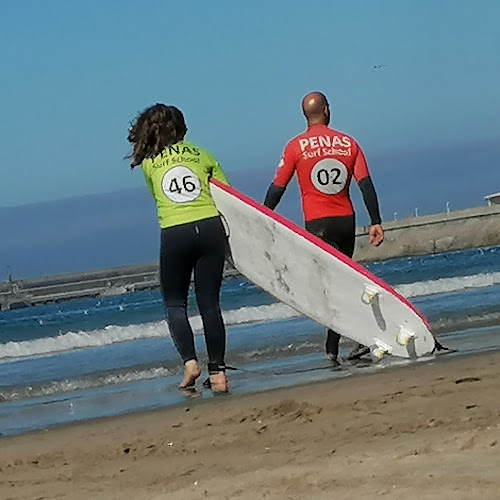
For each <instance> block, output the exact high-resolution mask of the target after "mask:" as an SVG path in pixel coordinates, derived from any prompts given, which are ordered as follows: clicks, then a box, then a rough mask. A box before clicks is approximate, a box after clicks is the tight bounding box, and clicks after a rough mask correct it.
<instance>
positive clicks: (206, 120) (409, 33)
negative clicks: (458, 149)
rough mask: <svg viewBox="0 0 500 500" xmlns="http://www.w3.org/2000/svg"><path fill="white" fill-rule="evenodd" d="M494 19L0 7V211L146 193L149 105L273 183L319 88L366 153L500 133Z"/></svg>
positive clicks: (255, 5) (386, 2)
mask: <svg viewBox="0 0 500 500" xmlns="http://www.w3.org/2000/svg"><path fill="white" fill-rule="evenodd" d="M499 18H500V2H494V1H490V0H474V1H473V0H469V1H462V0H419V1H418V2H417V1H413V0H377V1H373V0H349V1H348V2H347V1H344V2H340V1H334V0H324V1H318V0H309V1H308V2H303V1H296V0H282V1H279V0H274V1H271V0H252V1H251V2H239V1H235V0H213V1H211V2H208V1H204V0H190V1H188V2H186V1H185V2H165V1H161V0H141V1H139V0H136V1H126V0H102V1H97V0H93V1H91V0H89V1H87V2H69V1H67V0H46V1H43V2H42V1H39V0H38V1H35V0H19V1H16V2H4V3H2V7H1V17H0V45H1V46H2V51H1V52H0V67H1V68H2V78H1V79H0V109H1V110H2V112H1V117H2V119H1V120H0V136H1V148H0V164H1V167H0V168H1V170H2V181H1V182H0V206H4V207H5V206H15V205H22V204H28V203H35V202H39V201H48V200H54V199H59V198H66V197H72V196H75V195H82V194H91V193H106V192H111V191H117V190H121V189H126V188H131V187H137V186H141V185H142V176H141V175H140V173H139V172H134V173H132V172H130V171H129V170H128V166H127V163H126V161H125V160H123V156H124V155H125V154H127V152H128V144H127V142H126V130H127V126H128V122H129V120H130V119H132V118H133V116H134V115H135V113H136V112H137V111H138V110H140V109H142V108H143V107H145V106H147V105H149V104H151V103H154V102H156V101H163V102H167V103H171V104H175V105H177V106H179V107H180V108H181V109H182V110H183V111H184V112H185V115H186V119H187V123H188V127H189V138H190V139H191V140H193V141H194V142H197V143H198V144H200V145H201V146H204V147H206V148H208V149H210V150H211V151H212V152H213V153H214V154H215V155H216V156H217V157H218V158H219V159H220V161H221V163H222V164H223V166H224V168H225V169H226V170H227V171H228V172H231V171H235V170H241V169H252V168H256V167H259V169H260V168H262V167H266V166H268V167H269V180H270V179H271V177H272V174H273V171H274V167H275V165H276V163H277V162H278V160H279V157H280V154H281V150H282V148H283V146H284V144H285V143H286V141H287V140H288V139H289V138H290V137H291V136H293V135H295V134H297V133H299V132H300V131H301V130H302V129H303V127H304V123H303V118H302V116H301V113H300V100H301V98H302V96H303V95H304V94H305V93H306V92H308V91H310V90H314V89H318V90H322V91H323V92H325V93H326V94H327V95H328V96H329V98H330V100H331V104H332V111H333V122H332V125H333V126H335V127H338V128H340V129H342V130H344V131H346V132H348V133H351V134H352V135H354V136H355V137H356V138H357V139H358V141H359V142H360V143H361V145H362V146H363V148H364V149H365V152H366V154H367V156H368V160H370V158H371V157H375V156H377V155H383V154H386V153H387V152H390V151H392V152H394V151H399V152H400V154H401V168H403V169H404V168H405V167H404V163H405V162H404V158H405V151H407V150H411V151H415V150H418V149H420V148H426V147H433V146H436V145H439V144H442V143H445V144H454V143H461V144H463V143H470V144H471V145H474V144H475V142H476V141H480V140H482V139H489V138H498V137H500V121H499V120H498V116H499V115H500V93H499V92H498V90H497V89H498V81H499V77H500V58H499V57H498V53H497V51H498V47H500V30H499V29H498V19H499ZM380 64H385V65H387V66H386V67H382V68H380V69H374V68H373V66H374V65H380ZM471 147H473V146H471ZM378 168H379V169H380V170H383V169H384V165H381V166H379V167H378ZM470 168H471V166H470V165H468V166H464V167H463V169H464V170H463V171H464V172H466V171H467V169H469V170H470ZM496 168H498V164H497V166H496ZM372 174H373V177H374V179H375V184H376V185H377V181H376V180H377V175H378V173H377V172H373V171H372ZM394 175H395V177H394V182H395V183H397V172H395V173H394ZM452 182H457V183H459V182H464V180H463V178H462V177H461V176H460V175H457V176H456V177H454V178H453V180H452ZM410 188H411V189H412V188H413V186H411V187H410ZM498 188H500V186H498ZM496 190H498V189H496Z"/></svg>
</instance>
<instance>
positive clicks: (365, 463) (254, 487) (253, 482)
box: [0, 353, 500, 500]
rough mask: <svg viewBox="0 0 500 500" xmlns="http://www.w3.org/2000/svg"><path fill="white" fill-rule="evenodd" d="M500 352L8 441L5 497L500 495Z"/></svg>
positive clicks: (0, 442) (4, 445)
mask: <svg viewBox="0 0 500 500" xmlns="http://www.w3.org/2000/svg"><path fill="white" fill-rule="evenodd" d="M499 362H500V354H499V353H494V354H483V355H477V356H468V357H461V358H458V357H457V358H453V359H451V358H448V359H447V358H446V357H445V358H443V359H442V360H440V361H439V362H436V363H433V364H427V365H424V364H418V365H413V366H411V367H406V368H397V369H392V370H386V371H384V372H381V373H377V374H373V375H363V376H355V377H351V378H348V379H344V380H335V381H330V382H325V383H317V384H311V385H306V386H300V387H295V388H287V389H280V390H274V391H269V392H265V393H260V394H254V395H249V396H241V397H232V396H222V397H217V398H214V399H211V400H208V401H207V402H202V403H200V402H199V400H193V401H190V400H186V404H184V405H182V406H180V407H176V408H173V409H167V410H157V411H153V412H148V413H142V414H135V415H129V416H123V417H117V418H109V419H102V420H99V421H92V422H88V423H85V424H79V425H72V426H68V427H65V428H59V429H54V430H49V431H44V432H38V433H34V434H29V435H23V436H18V437H13V438H5V437H4V438H0V498H2V499H4V500H7V499H12V500H14V499H16V500H17V499H19V500H21V499H22V500H28V499H33V500H34V499H37V500H42V499H53V498H54V499H55V498H57V499H60V498H67V499H74V500H79V499H85V500H89V499H110V500H111V499H124V498H126V499H138V500H140V499H155V500H159V499H164V498H179V499H197V498H218V499H233V498H241V499H247V498H248V499H257V498H283V499H288V498H290V499H295V498H297V499H298V498H337V499H343V498H346V499H347V498H351V499H352V498H378V497H384V498H398V499H401V498H403V499H404V498H418V499H428V498H440V499H442V498H453V499H475V498H478V499H479V498H481V499H485V498H486V499H495V498H500V473H499V471H500V403H499V398H498V396H499V385H500V370H499V369H498V366H499ZM13 418H15V416H14V415H13Z"/></svg>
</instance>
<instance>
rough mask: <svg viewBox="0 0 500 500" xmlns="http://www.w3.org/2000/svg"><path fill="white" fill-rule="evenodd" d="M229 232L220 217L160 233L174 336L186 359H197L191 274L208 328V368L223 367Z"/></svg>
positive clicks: (165, 296)
mask: <svg viewBox="0 0 500 500" xmlns="http://www.w3.org/2000/svg"><path fill="white" fill-rule="evenodd" d="M225 250H226V235H225V232H224V227H223V225H222V222H221V220H220V217H212V218H209V219H203V220H201V221H197V222H192V223H189V224H182V225H180V226H174V227H170V228H166V229H162V232H161V251H160V285H161V291H162V295H163V300H164V302H165V306H166V309H167V320H168V324H169V327H170V332H171V335H172V339H173V341H174V343H175V346H176V347H177V350H178V351H179V354H180V355H181V357H182V360H183V362H184V363H185V362H186V361H189V360H196V359H197V357H196V351H195V344H194V337H193V331H192V329H191V326H190V324H189V321H188V316H187V298H188V291H189V285H190V282H191V274H192V272H193V270H194V288H195V294H196V301H197V304H198V309H199V311H200V315H201V319H202V322H203V328H204V332H205V343H206V346H207V352H208V362H209V365H208V370H209V372H212V373H214V372H218V371H220V370H224V368H225V365H224V355H225V349H226V331H225V328H224V322H223V320H222V315H221V311H220V306H219V295H220V288H221V283H222V273H223V269H224V259H225Z"/></svg>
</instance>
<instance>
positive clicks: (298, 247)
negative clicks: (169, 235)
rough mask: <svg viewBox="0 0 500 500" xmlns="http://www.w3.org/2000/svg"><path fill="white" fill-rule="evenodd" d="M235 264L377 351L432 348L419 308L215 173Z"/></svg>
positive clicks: (214, 187) (414, 352)
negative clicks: (225, 182) (223, 181)
mask: <svg viewBox="0 0 500 500" xmlns="http://www.w3.org/2000/svg"><path fill="white" fill-rule="evenodd" d="M210 190H211V193H212V196H213V199H214V201H215V204H216V206H217V209H218V210H219V213H220V214H221V215H222V217H223V219H224V221H225V224H226V230H227V233H228V241H229V246H230V249H231V256H232V261H233V264H234V267H235V268H236V269H237V270H238V271H239V272H240V273H241V274H242V275H243V276H245V277H246V278H247V279H248V280H249V281H251V282H252V283H254V284H255V285H257V286H258V287H259V288H261V289H262V290H264V291H265V292H267V293H269V294H270V295H272V296H273V297H275V298H276V299H278V300H279V301H281V302H283V303H285V304H287V305H288V306H290V307H292V308H293V309H295V310H296V311H298V312H299V313H301V314H303V315H304V316H306V317H308V318H310V319H312V320H313V321H315V322H317V323H318V324H320V325H323V326H325V327H327V328H331V329H333V330H335V331H336V332H338V333H339V334H341V335H343V336H345V337H348V338H350V339H352V340H355V341H356V342H359V343H361V344H364V345H366V346H368V347H370V348H371V349H372V354H373V355H374V356H376V357H383V356H384V355H385V354H392V355H394V356H400V357H403V358H416V357H420V356H425V355H428V354H430V353H432V352H433V350H434V347H435V344H434V337H433V335H432V333H431V332H430V327H429V324H428V322H427V320H426V319H425V318H424V316H423V315H422V314H421V313H420V312H419V311H418V310H417V309H416V308H415V307H414V306H413V305H412V304H410V303H409V302H408V301H407V300H406V299H405V298H404V297H402V296H401V295H399V294H398V293H397V292H396V291H395V290H394V289H393V288H392V287H391V286H390V285H388V284H387V283H385V282H384V281H382V280H381V279H380V278H378V277H376V276H375V275H373V274H371V273H370V272H369V271H368V270H367V269H365V268H364V267H362V266H360V265H359V264H357V263H356V262H354V261H353V260H352V259H349V258H348V257H346V256H345V255H343V254H341V253H340V252H339V251H337V250H336V249H335V248H333V247H331V246H330V245H328V244H327V243H325V242H324V241H322V240H321V239H320V238H318V237H316V236H314V235H313V234H311V233H309V232H307V231H306V230H304V229H302V228H301V227H299V226H297V225H296V224H294V223H292V222H290V221H288V220H287V219H285V218H284V217H282V216H281V215H279V214H277V213H275V212H273V211H272V210H270V209H268V208H267V207H265V206H263V205H261V204H259V203H257V202H255V201H254V200H252V199H251V198H249V197H247V196H246V195H244V194H242V193H240V192H239V191H237V190H236V189H234V188H231V187H229V186H226V185H225V184H222V183H220V182H218V181H217V180H215V179H212V180H211V181H210Z"/></svg>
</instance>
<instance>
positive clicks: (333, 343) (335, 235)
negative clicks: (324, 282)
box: [305, 215, 356, 359]
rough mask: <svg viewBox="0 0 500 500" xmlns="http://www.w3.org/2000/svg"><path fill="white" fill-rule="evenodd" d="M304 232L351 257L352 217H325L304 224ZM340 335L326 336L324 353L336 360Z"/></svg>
mask: <svg viewBox="0 0 500 500" xmlns="http://www.w3.org/2000/svg"><path fill="white" fill-rule="evenodd" d="M305 226H306V230H307V231H309V232H310V233H313V234H314V235H316V236H318V237H319V238H321V239H322V240H323V241H324V242H326V243H328V244H329V245H331V246H332V247H334V248H336V249H337V250H339V251H340V252H342V253H343V254H344V255H347V256H348V257H352V255H353V253H354V241H355V237H356V222H355V219H354V215H350V216H347V217H325V218H324V219H315V220H311V221H308V222H306V224H305ZM339 341H340V335H339V334H338V333H337V332H334V331H333V330H330V329H329V330H328V331H327V334H326V345H325V349H326V353H327V354H329V355H331V356H332V357H334V358H335V359H337V356H338V354H339Z"/></svg>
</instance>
